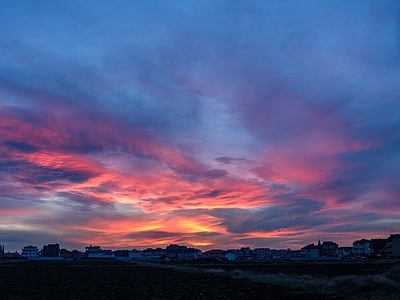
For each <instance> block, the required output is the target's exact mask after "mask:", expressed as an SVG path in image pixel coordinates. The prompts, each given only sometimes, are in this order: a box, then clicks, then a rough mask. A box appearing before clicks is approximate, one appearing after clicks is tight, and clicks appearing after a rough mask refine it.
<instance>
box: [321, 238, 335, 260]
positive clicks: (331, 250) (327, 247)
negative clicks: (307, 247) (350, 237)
mask: <svg viewBox="0 0 400 300" xmlns="http://www.w3.org/2000/svg"><path fill="white" fill-rule="evenodd" d="M338 248H339V245H338V244H336V243H334V242H332V241H325V242H323V243H322V245H321V249H322V250H321V251H322V253H321V254H322V256H326V257H334V256H339V253H338Z"/></svg>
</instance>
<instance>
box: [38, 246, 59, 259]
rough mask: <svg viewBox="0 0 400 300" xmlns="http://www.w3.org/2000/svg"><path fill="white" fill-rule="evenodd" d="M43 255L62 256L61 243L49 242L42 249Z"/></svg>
mask: <svg viewBox="0 0 400 300" xmlns="http://www.w3.org/2000/svg"><path fill="white" fill-rule="evenodd" d="M42 256H43V257H61V256H60V245H59V244H48V245H47V246H46V245H43V249H42Z"/></svg>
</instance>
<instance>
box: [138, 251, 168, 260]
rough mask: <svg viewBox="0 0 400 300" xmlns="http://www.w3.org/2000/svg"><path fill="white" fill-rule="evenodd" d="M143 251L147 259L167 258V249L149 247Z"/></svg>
mask: <svg viewBox="0 0 400 300" xmlns="http://www.w3.org/2000/svg"><path fill="white" fill-rule="evenodd" d="M142 253H143V256H144V258H145V259H146V260H157V259H163V258H165V253H166V251H165V250H164V249H161V248H156V249H154V248H147V249H145V250H143V251H142Z"/></svg>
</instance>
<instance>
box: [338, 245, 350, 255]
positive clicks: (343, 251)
mask: <svg viewBox="0 0 400 300" xmlns="http://www.w3.org/2000/svg"><path fill="white" fill-rule="evenodd" d="M352 252H353V247H339V248H338V253H339V257H340V258H350V256H351V254H352Z"/></svg>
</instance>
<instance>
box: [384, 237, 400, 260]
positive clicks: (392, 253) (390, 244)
mask: <svg viewBox="0 0 400 300" xmlns="http://www.w3.org/2000/svg"><path fill="white" fill-rule="evenodd" d="M386 255H387V256H388V257H391V258H400V234H391V235H390V236H389V237H388V238H387V239H386Z"/></svg>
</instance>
